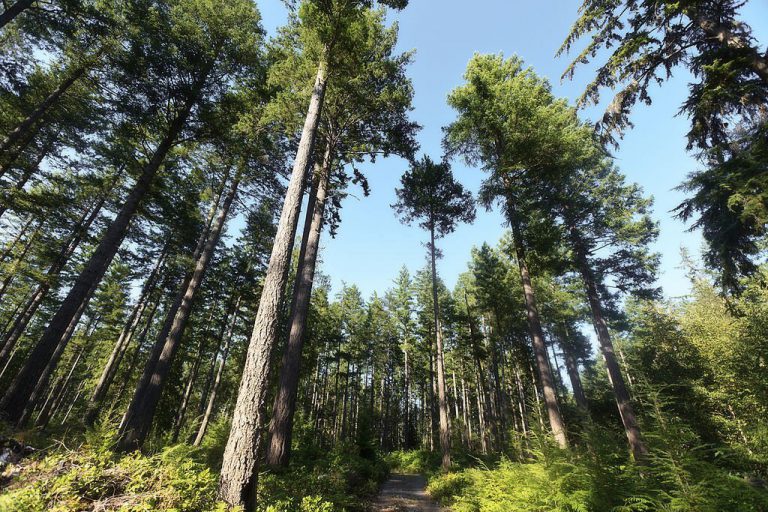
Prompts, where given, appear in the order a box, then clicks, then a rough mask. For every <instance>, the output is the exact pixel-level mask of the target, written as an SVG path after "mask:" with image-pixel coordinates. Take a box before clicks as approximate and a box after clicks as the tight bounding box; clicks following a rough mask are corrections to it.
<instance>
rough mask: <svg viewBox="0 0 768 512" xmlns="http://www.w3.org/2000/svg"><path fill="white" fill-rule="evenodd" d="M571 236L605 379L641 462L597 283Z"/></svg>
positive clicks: (642, 456)
mask: <svg viewBox="0 0 768 512" xmlns="http://www.w3.org/2000/svg"><path fill="white" fill-rule="evenodd" d="M572 237H573V248H574V250H575V252H576V263H577V265H578V266H579V271H580V272H581V277H582V280H583V282H584V289H585V290H586V293H587V300H588V302H589V308H590V310H591V311H592V324H593V325H594V327H595V332H596V333H597V340H598V342H599V343H600V351H601V352H602V354H603V359H604V360H605V368H606V369H607V370H608V378H609V380H610V381H611V386H613V394H614V396H615V397H616V405H617V406H618V408H619V415H620V416H621V421H622V423H623V424H624V431H625V432H626V434H627V440H628V441H629V447H630V449H631V450H632V455H633V457H634V458H635V460H636V461H638V462H642V461H644V460H645V458H646V455H647V454H648V449H647V448H646V447H645V443H643V439H642V436H641V434H640V427H639V426H638V425H637V417H636V416H635V410H634V408H633V407H632V402H631V400H630V397H629V392H628V391H627V386H626V384H625V383H624V376H623V375H622V374H621V368H619V363H618V361H617V360H616V354H615V353H614V351H613V342H612V341H611V334H610V332H609V331H608V325H607V324H606V323H605V318H603V308H602V305H601V304H600V294H599V293H598V291H597V284H596V283H595V279H594V277H593V274H592V269H591V268H590V265H589V261H588V260H587V255H586V253H585V251H584V249H583V245H582V244H581V241H580V239H579V236H578V233H576V232H575V231H574V232H572Z"/></svg>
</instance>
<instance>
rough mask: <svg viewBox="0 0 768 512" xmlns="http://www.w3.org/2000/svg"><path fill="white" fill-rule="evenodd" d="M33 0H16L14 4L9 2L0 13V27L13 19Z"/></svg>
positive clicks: (33, 1) (33, 0)
mask: <svg viewBox="0 0 768 512" xmlns="http://www.w3.org/2000/svg"><path fill="white" fill-rule="evenodd" d="M33 3H35V0H17V2H15V3H14V4H11V6H10V7H8V8H7V9H6V10H4V11H3V12H2V14H0V28H3V27H4V26H6V25H7V24H8V23H10V22H11V21H13V19H14V18H15V17H16V16H18V15H19V14H21V13H22V12H24V10H26V9H27V8H29V7H30V6H31V5H32V4H33Z"/></svg>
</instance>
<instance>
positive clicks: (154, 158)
mask: <svg viewBox="0 0 768 512" xmlns="http://www.w3.org/2000/svg"><path fill="white" fill-rule="evenodd" d="M140 11H141V12H140V13H139V12H137V13H136V14H135V18H134V19H137V20H138V19H142V18H144V16H145V15H146V11H145V10H144V9H141V10H140ZM149 12H150V13H151V14H152V20H153V23H145V24H142V25H141V27H142V29H143V30H140V31H137V32H136V34H135V37H136V40H134V41H132V43H133V44H134V45H135V47H136V50H137V52H139V54H140V53H146V52H152V53H150V54H149V55H144V56H143V58H144V61H143V62H144V63H145V64H144V66H142V67H141V71H139V70H137V69H136V67H135V65H134V64H135V59H136V58H138V56H139V55H138V54H137V55H134V56H133V59H134V62H132V63H130V64H127V66H129V67H128V70H129V71H130V72H127V73H126V75H125V77H124V79H125V80H126V81H130V82H131V83H130V86H131V90H132V93H133V94H134V98H135V99H134V101H133V102H131V103H132V105H131V106H133V107H135V108H140V109H142V111H144V112H148V113H147V114H146V115H148V116H149V117H150V118H154V119H153V124H154V126H155V127H156V129H157V137H156V139H154V140H153V141H152V142H153V143H154V144H155V147H154V149H153V150H152V151H151V155H150V156H149V158H148V160H147V161H146V163H145V164H144V165H143V166H141V168H140V169H137V171H138V172H137V177H136V181H135V184H134V185H133V188H132V189H131V191H130V193H129V194H128V196H127V197H126V199H125V201H124V202H123V204H122V206H121V207H120V210H119V212H118V214H117V216H116V217H115V219H114V220H113V221H112V223H111V224H110V226H109V228H108V229H107V230H106V232H105V233H104V235H103V237H102V238H101V241H100V243H99V245H98V246H97V248H96V249H95V251H94V252H93V254H92V255H91V257H90V259H89V260H88V262H87V263H86V264H85V266H84V268H83V270H82V272H81V273H80V275H79V276H78V278H77V279H76V281H75V283H74V285H73V286H72V287H71V289H70V290H69V293H68V294H67V296H66V298H65V299H64V302H63V303H62V304H61V306H60V307H59V309H58V310H57V312H56V314H55V315H54V317H53V318H52V319H51V321H50V322H49V324H48V327H47V329H46V331H45V333H44V334H43V335H42V336H41V338H40V340H39V342H38V343H37V345H36V346H35V348H34V350H33V351H32V353H31V354H30V357H29V358H28V359H27V363H26V364H25V365H24V367H23V368H22V369H21V371H20V372H19V374H18V375H17V376H16V378H15V379H14V381H13V383H12V384H11V386H10V387H9V389H8V390H7V391H6V393H5V395H4V396H3V398H2V400H0V414H2V415H3V416H4V417H5V418H6V419H7V420H9V421H11V422H14V423H15V422H18V421H19V420H20V419H21V417H22V412H23V410H24V408H25V407H26V405H27V402H28V401H29V398H30V396H31V395H32V393H33V390H34V388H35V387H36V385H37V383H38V381H39V380H40V378H41V377H42V376H43V375H44V374H45V373H46V368H47V367H53V368H55V366H56V364H57V361H56V360H55V357H54V354H55V353H56V352H57V346H58V345H59V344H60V343H61V342H62V341H63V338H62V333H64V332H66V329H67V326H68V325H69V324H70V323H72V322H73V320H74V319H75V317H76V316H77V315H78V311H79V310H81V309H82V308H83V306H84V305H85V304H87V302H88V300H89V297H90V294H91V290H93V289H94V288H95V287H96V286H98V284H99V282H100V280H101V278H102V277H103V275H104V273H105V272H106V270H107V268H108V267H109V264H110V263H111V261H112V259H113V258H114V256H115V254H116V253H117V251H118V249H119V247H120V245H121V242H122V240H123V238H124V237H125V235H126V234H127V232H128V229H129V227H130V224H131V221H132V220H133V218H134V216H135V215H136V213H137V211H138V210H139V206H140V205H141V203H142V200H143V199H144V197H145V196H146V195H147V193H148V192H149V191H150V189H151V185H152V183H153V182H154V180H155V177H156V175H157V174H158V172H160V170H161V168H162V166H163V163H164V162H165V160H166V157H167V155H168V153H169V152H170V151H171V150H172V148H173V147H174V146H175V145H176V144H177V143H178V142H179V140H180V138H181V137H183V136H187V135H191V133H190V129H191V128H193V126H192V125H193V123H192V121H194V120H196V119H197V113H198V112H199V111H200V108H199V107H200V105H201V103H210V102H212V101H216V100H217V98H219V97H220V96H221V94H222V93H223V92H224V91H225V90H226V88H227V87H229V86H230V85H231V80H232V78H233V75H234V73H236V72H237V71H239V70H242V66H239V65H238V66H235V65H234V63H235V62H238V63H239V62H247V61H248V60H249V59H250V58H251V57H250V55H249V54H252V53H253V52H254V50H255V49H256V48H257V47H258V39H259V38H258V34H259V33H260V31H259V29H258V16H257V15H256V13H255V9H254V8H253V6H252V5H250V4H248V3H245V2H239V3H236V4H228V6H227V9H225V10H221V9H215V8H214V7H213V6H211V5H209V4H207V3H204V2H202V1H198V0H178V1H176V2H172V3H171V8H170V9H164V8H160V7H159V6H156V7H155V8H151V9H150V11H149ZM225 15H226V17H225V18H224V19H227V20H229V21H230V23H229V24H226V23H221V20H222V16H225ZM193 42H194V43H193ZM150 43H152V44H150ZM171 70H172V72H171ZM136 73H138V76H137V75H136ZM168 76H171V77H172V84H169V87H168V88H166V89H164V91H163V92H164V93H166V94H160V95H158V94H157V92H158V91H157V88H156V85H157V83H159V82H162V81H163V80H164V78H162V77H168ZM142 101H144V102H145V104H143V105H141V106H138V105H139V104H140V103H141V102H142ZM145 109H146V110H145ZM64 343H66V342H64ZM48 373H50V372H48Z"/></svg>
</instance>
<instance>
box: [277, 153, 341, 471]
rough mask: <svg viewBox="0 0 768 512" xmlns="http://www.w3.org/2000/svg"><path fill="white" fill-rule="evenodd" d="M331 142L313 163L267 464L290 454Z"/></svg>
mask: <svg viewBox="0 0 768 512" xmlns="http://www.w3.org/2000/svg"><path fill="white" fill-rule="evenodd" d="M330 167H331V156H330V146H329V147H328V148H326V151H325V156H324V158H323V162H322V163H320V164H318V165H316V166H315V177H314V184H313V187H312V193H311V194H310V198H309V202H308V204H307V215H306V220H305V222H304V233H303V239H302V244H301V249H300V252H299V267H298V270H297V279H296V282H295V283H294V287H293V299H292V301H291V314H290V323H291V324H290V325H291V327H290V332H289V334H288V343H287V344H286V346H285V351H284V352H283V359H282V365H281V367H280V377H279V383H278V388H277V393H276V394H275V402H274V407H273V408H272V423H271V425H270V434H271V436H272V437H271V441H270V445H269V447H268V450H267V460H266V463H267V465H270V466H283V467H284V466H287V465H288V462H289V460H290V455H291V436H292V434H293V416H294V413H295V412H296V393H297V391H298V389H299V373H300V365H301V352H302V349H303V346H304V337H305V332H306V326H307V318H308V316H309V303H310V298H311V296H312V284H313V281H314V277H315V264H316V262H317V254H318V251H319V248H320V233H321V231H322V228H323V215H324V212H325V198H326V194H327V190H328V182H329V179H330Z"/></svg>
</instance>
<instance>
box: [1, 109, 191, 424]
mask: <svg viewBox="0 0 768 512" xmlns="http://www.w3.org/2000/svg"><path fill="white" fill-rule="evenodd" d="M193 104H194V101H193V99H190V100H189V101H188V102H187V104H186V105H185V107H184V109H183V110H182V111H181V112H179V114H178V115H177V116H176V118H175V119H174V120H173V122H172V123H171V124H170V126H169V129H168V132H167V133H166V135H165V137H164V138H163V140H162V141H161V142H160V144H159V145H158V146H157V149H156V150H155V153H154V154H153V155H152V158H151V159H150V161H149V162H148V163H147V164H146V165H145V166H144V169H143V170H142V172H141V174H140V175H139V177H138V179H137V180H136V183H135V184H134V186H133V189H132V190H131V192H130V193H129V195H128V197H127V199H126V201H125V203H123V206H122V207H121V208H120V211H119V212H118V214H117V216H116V217H115V219H114V220H113V221H112V223H111V224H110V225H109V228H107V231H106V232H105V233H104V236H103V238H102V239H101V242H100V243H99V245H98V246H97V247H96V250H95V251H94V252H93V254H92V255H91V257H90V259H89V260H88V262H87V263H86V264H85V266H84V268H83V270H82V271H81V272H80V275H78V276H77V279H76V280H75V283H74V284H73V286H72V288H70V290H69V293H68V294H67V297H66V298H65V299H64V302H63V303H62V304H61V306H60V307H59V309H58V310H57V311H56V313H55V314H54V316H53V318H52V319H51V321H50V323H49V324H48V327H47V329H46V330H45V332H44V333H43V335H42V337H41V338H40V340H39V341H38V343H37V345H36V346H35V348H34V349H33V350H32V352H31V354H30V356H29V357H28V358H27V362H26V364H25V365H24V366H23V367H22V369H21V371H20V372H19V374H18V375H17V376H16V378H15V379H14V381H13V382H12V383H11V386H10V387H9V388H8V390H7V391H6V393H5V395H4V396H3V398H2V400H0V415H1V416H3V417H5V419H6V420H7V421H9V422H12V423H16V422H17V421H18V420H19V419H20V418H21V415H22V411H23V410H24V407H25V406H26V404H27V402H28V401H29V398H30V396H31V394H32V392H33V389H34V386H35V383H37V382H38V380H39V379H40V376H41V375H42V374H43V372H44V371H45V368H46V366H48V364H49V362H51V358H52V357H53V354H54V352H55V351H56V347H57V346H58V345H59V342H60V341H61V340H62V333H63V332H64V331H65V330H66V329H67V326H68V325H69V323H70V322H71V321H72V319H73V318H74V317H75V315H76V314H77V311H78V310H79V309H80V307H81V305H82V304H83V303H84V302H86V303H87V302H88V296H89V291H90V290H91V288H93V287H94V286H96V285H98V283H99V282H100V281H101V279H102V277H103V276H104V273H105V272H106V271H107V268H108V267H109V265H110V263H111V262H112V259H113V258H114V257H115V254H117V251H118V249H119V248H120V245H121V243H122V241H123V238H125V235H126V233H127V232H128V228H129V226H130V224H131V220H132V219H133V217H134V216H135V215H136V212H137V211H138V208H139V205H140V204H141V201H142V199H144V196H146V195H147V193H148V192H149V189H150V186H151V184H152V182H153V181H154V178H155V176H156V175H157V173H158V171H159V170H160V166H161V165H162V163H163V161H164V160H165V157H166V155H167V154H168V152H169V151H170V150H171V148H172V147H173V146H174V144H175V142H176V139H177V137H178V135H179V133H180V132H181V130H182V128H183V127H184V125H185V124H186V121H187V118H188V117H189V114H190V112H191V110H192V106H193Z"/></svg>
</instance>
